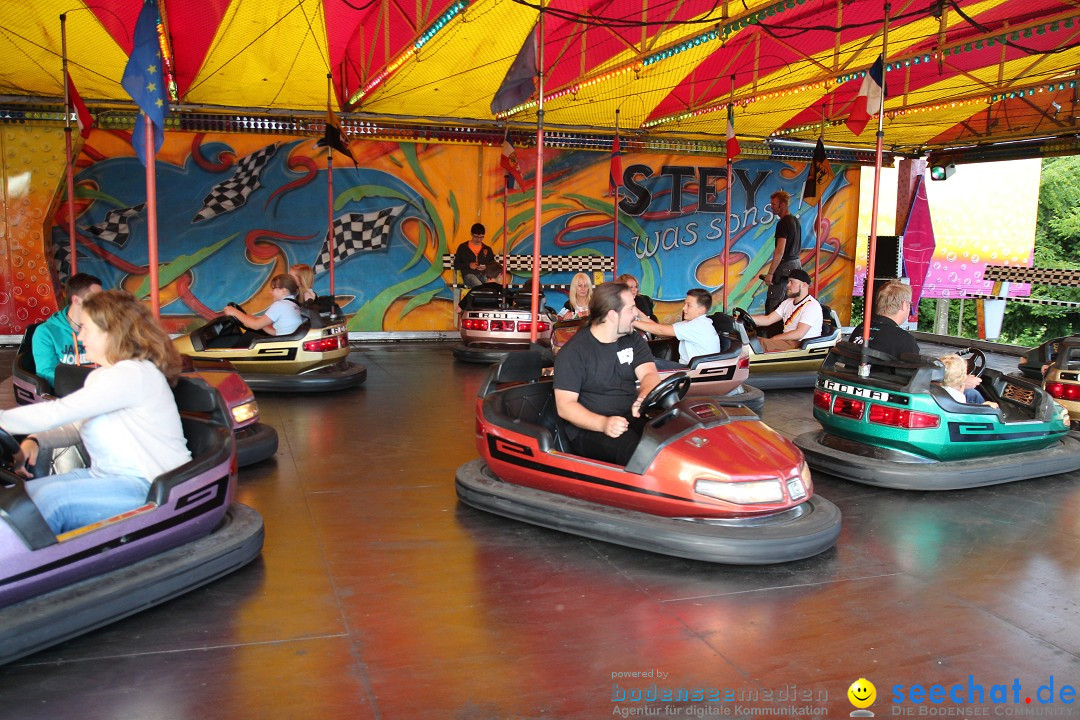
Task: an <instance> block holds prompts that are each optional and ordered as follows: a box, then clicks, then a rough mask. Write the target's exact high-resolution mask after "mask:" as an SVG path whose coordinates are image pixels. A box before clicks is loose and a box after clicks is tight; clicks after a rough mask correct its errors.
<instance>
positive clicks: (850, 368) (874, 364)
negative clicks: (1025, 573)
mask: <svg viewBox="0 0 1080 720" xmlns="http://www.w3.org/2000/svg"><path fill="white" fill-rule="evenodd" d="M864 353H865V359H866V360H867V361H868V363H869V366H870V372H869V375H868V376H867V377H860V375H859V365H860V363H861V362H862V360H863V358H864ZM980 371H981V377H982V384H981V385H980V386H979V391H980V392H981V393H982V394H983V396H984V397H985V399H986V400H987V401H990V402H994V403H997V405H998V407H997V408H994V407H990V406H987V405H972V404H966V403H961V402H957V401H956V400H954V399H952V397H951V396H950V395H949V394H948V393H947V392H946V391H945V389H944V388H943V387H941V384H940V383H941V379H942V378H943V377H944V367H943V366H942V364H941V362H940V361H938V360H937V359H936V358H932V357H927V356H921V355H904V356H903V357H902V358H900V359H897V358H893V357H891V356H889V355H886V354H884V353H879V352H875V351H873V350H869V349H867V350H864V349H863V347H862V346H861V345H855V344H853V343H849V342H841V343H839V344H837V345H836V347H835V348H833V350H832V351H831V352H830V353H829V356H828V357H827V358H826V359H825V362H824V363H823V364H822V366H821V370H820V372H819V373H818V378H817V384H816V386H815V388H814V418H815V419H816V420H817V421H818V422H819V423H821V427H822V429H821V430H818V431H811V432H807V433H803V434H802V435H800V436H798V437H797V438H796V439H795V444H796V445H797V446H798V447H799V448H800V449H801V450H802V451H803V454H804V455H805V456H806V460H807V462H808V463H809V464H810V467H811V468H813V469H814V470H819V471H823V472H827V473H829V474H831V475H836V476H838V477H842V478H845V479H847V480H853V481H855V482H860V483H866V484H868V485H878V486H882V487H891V488H899V489H904V490H958V489H964V488H972V487H979V486H983V485H994V484H997V483H1005V482H1012V481H1015V480H1026V479H1028V478H1033V477H1042V476H1045V475H1056V474H1058V473H1065V472H1071V471H1074V470H1077V469H1080V442H1078V441H1077V440H1076V439H1075V438H1070V437H1069V436H1068V433H1069V417H1068V413H1067V412H1066V411H1065V409H1064V408H1063V407H1062V406H1061V405H1059V404H1057V403H1056V402H1054V399H1053V398H1052V397H1050V395H1049V394H1047V393H1046V392H1045V391H1044V390H1043V389H1042V388H1041V387H1040V386H1039V385H1038V384H1036V383H1033V382H1030V381H1028V380H1024V379H1020V378H1017V377H1009V376H1006V375H1004V374H1002V373H1000V372H998V371H996V370H990V369H986V370H982V369H981V368H980Z"/></svg>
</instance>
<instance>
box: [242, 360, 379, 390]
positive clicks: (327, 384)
mask: <svg viewBox="0 0 1080 720" xmlns="http://www.w3.org/2000/svg"><path fill="white" fill-rule="evenodd" d="M240 375H241V377H243V378H244V381H245V382H247V384H248V387H250V388H251V389H252V390H253V391H255V392H259V391H261V392H334V391H336V390H347V389H349V388H351V387H356V386H357V385H361V384H362V383H363V382H364V380H366V379H367V368H366V367H364V366H363V365H360V364H359V363H351V362H349V361H347V360H342V361H341V362H339V363H335V364H334V365H328V366H326V367H324V368H319V369H318V370H312V371H311V372H306V373H301V374H299V375H285V374H275V373H249V372H242V373H240Z"/></svg>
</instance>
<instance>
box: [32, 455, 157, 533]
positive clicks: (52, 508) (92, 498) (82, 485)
mask: <svg viewBox="0 0 1080 720" xmlns="http://www.w3.org/2000/svg"><path fill="white" fill-rule="evenodd" d="M149 490H150V483H149V481H147V480H145V479H144V478H141V477H135V476H134V475H119V476H99V475H93V474H91V472H90V468H78V469H77V470H72V471H71V472H69V473H64V474H63V475H50V476H48V477H43V478H37V479H35V480H29V481H27V483H26V491H27V493H29V495H30V499H31V500H33V501H34V504H35V505H37V507H38V510H40V511H41V514H42V515H43V516H44V518H45V522H47V523H48V524H49V527H50V528H51V529H52V531H53V532H54V533H56V534H57V535H59V534H60V533H65V532H68V531H69V530H74V529H76V528H81V527H83V526H84V525H90V524H91V523H96V522H98V521H99V520H104V519H105V518H110V517H112V516H113V515H118V514H120V513H122V512H126V511H128V510H134V509H135V508H137V507H140V506H142V505H144V504H145V503H146V494H147V492H148V491H149Z"/></svg>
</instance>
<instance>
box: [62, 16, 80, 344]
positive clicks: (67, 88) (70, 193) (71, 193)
mask: <svg viewBox="0 0 1080 720" xmlns="http://www.w3.org/2000/svg"><path fill="white" fill-rule="evenodd" d="M60 56H61V60H62V63H63V67H64V153H65V159H66V161H67V165H66V166H65V169H66V170H67V221H68V241H69V242H70V243H71V248H70V251H69V252H70V254H71V274H72V275H74V274H75V273H77V272H79V270H78V253H77V252H76V251H75V163H74V162H73V161H74V159H75V158H74V157H72V149H71V104H72V101H71V82H70V80H69V79H68V61H67V14H65V13H61V14H60ZM76 347H78V343H76Z"/></svg>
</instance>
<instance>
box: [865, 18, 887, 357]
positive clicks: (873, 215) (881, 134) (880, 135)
mask: <svg viewBox="0 0 1080 720" xmlns="http://www.w3.org/2000/svg"><path fill="white" fill-rule="evenodd" d="M890 9H891V5H890V4H889V3H885V24H884V27H883V28H882V31H881V62H882V63H884V62H885V58H886V57H887V52H888V47H889V11H890ZM882 82H883V83H884V79H883V80H882ZM879 98H880V102H881V105H880V106H879V107H878V108H877V143H876V145H875V150H874V199H873V203H872V204H871V206H870V242H869V244H868V246H867V258H866V288H865V289H864V290H863V301H864V302H863V330H862V333H863V353H862V357H861V359H860V361H859V377H861V378H865V377H870V361H869V360H868V359H867V357H866V348H867V347H869V345H870V318H871V317H872V312H871V311H872V310H873V307H874V269H875V268H874V259H875V254H876V251H877V221H878V200H879V196H880V194H881V145H882V141H883V140H884V139H885V88H884V85H883V86H882V88H881V93H880V95H879ZM868 109H869V108H868Z"/></svg>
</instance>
